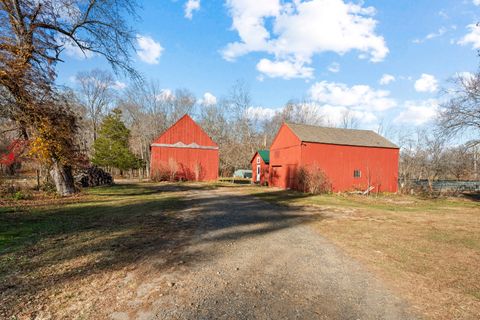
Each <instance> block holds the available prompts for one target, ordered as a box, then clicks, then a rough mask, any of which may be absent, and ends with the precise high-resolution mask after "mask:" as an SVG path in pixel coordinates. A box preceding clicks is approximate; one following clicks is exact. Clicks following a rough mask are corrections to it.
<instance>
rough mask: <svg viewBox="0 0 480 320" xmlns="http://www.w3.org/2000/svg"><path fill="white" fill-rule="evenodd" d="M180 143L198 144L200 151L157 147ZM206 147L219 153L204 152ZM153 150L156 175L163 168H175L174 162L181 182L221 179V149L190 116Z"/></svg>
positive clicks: (172, 127)
mask: <svg viewBox="0 0 480 320" xmlns="http://www.w3.org/2000/svg"><path fill="white" fill-rule="evenodd" d="M176 143H183V144H185V145H190V144H192V143H195V144H197V145H198V146H200V147H196V146H192V147H188V148H179V147H174V146H155V144H167V145H172V144H176ZM202 147H210V148H217V149H216V150H213V149H204V148H202ZM151 148H152V150H151V161H150V172H151V174H152V175H154V174H155V173H156V172H158V171H159V170H162V168H170V167H172V166H171V163H173V162H174V163H176V167H177V176H178V177H179V178H182V179H186V180H195V178H196V176H198V180H200V181H211V180H216V179H218V165H219V153H218V146H217V144H216V143H215V142H213V141H212V139H210V137H209V136H208V135H207V134H206V133H205V132H204V131H203V130H202V128H201V127H200V126H199V125H198V124H196V123H195V121H193V120H192V118H190V117H189V116H188V115H185V116H183V117H182V118H181V119H180V120H178V121H177V122H176V123H175V124H174V125H173V126H171V127H170V128H169V129H168V130H167V131H165V132H164V133H163V134H162V135H161V136H160V137H158V138H157V139H155V141H154V142H153V144H152V147H151ZM199 169H200V170H199ZM198 171H199V172H198ZM196 172H197V173H196Z"/></svg>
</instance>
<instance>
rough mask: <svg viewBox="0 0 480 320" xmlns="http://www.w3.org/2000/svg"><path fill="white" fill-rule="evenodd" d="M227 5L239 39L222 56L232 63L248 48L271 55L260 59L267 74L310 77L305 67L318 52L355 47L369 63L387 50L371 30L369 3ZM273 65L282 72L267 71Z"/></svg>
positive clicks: (248, 0) (242, 1)
mask: <svg viewBox="0 0 480 320" xmlns="http://www.w3.org/2000/svg"><path fill="white" fill-rule="evenodd" d="M227 7H228V9H229V12H230V14H231V16H232V18H233V24H232V29H234V30H236V31H237V32H238V35H239V37H240V41H238V42H233V43H229V44H228V45H227V46H226V47H225V48H224V50H223V51H222V54H223V57H224V58H225V59H226V60H229V61H231V60H235V59H236V58H238V57H240V56H242V55H245V54H248V53H250V52H265V53H267V54H270V55H272V56H273V57H274V59H273V60H272V59H262V60H261V61H260V62H259V65H260V67H261V68H259V66H258V65H257V69H261V70H260V71H261V72H263V71H262V70H265V71H266V72H268V74H267V75H269V76H272V77H284V78H288V79H290V78H294V77H304V78H309V77H311V75H312V73H313V69H312V68H309V67H308V65H310V64H311V62H312V58H313V56H314V55H315V54H319V53H322V52H327V51H331V52H336V53H338V54H345V53H347V52H349V51H351V50H358V51H360V52H361V53H363V54H364V55H366V56H369V57H370V60H371V61H373V62H378V61H381V60H383V59H384V58H385V56H386V55H387V54H388V52H389V50H388V48H387V46H386V44H385V40H384V38H383V37H382V36H378V35H377V34H376V33H375V27H376V25H377V21H376V20H375V19H373V16H374V14H375V9H374V8H373V7H363V6H362V5H360V4H353V3H345V2H344V1H343V0H311V1H302V0H295V1H293V2H283V1H280V0H263V1H257V0H227ZM267 20H268V21H269V22H271V23H268V25H267V22H266V21H267ZM270 26H271V27H270ZM262 61H263V62H262ZM277 68H281V69H282V71H281V72H278V71H272V69H277ZM285 69H286V71H285Z"/></svg>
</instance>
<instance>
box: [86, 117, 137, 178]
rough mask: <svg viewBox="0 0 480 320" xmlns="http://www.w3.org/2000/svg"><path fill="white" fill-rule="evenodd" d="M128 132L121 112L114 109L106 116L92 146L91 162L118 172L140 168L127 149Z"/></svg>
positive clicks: (135, 158) (134, 157)
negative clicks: (115, 169)
mask: <svg viewBox="0 0 480 320" xmlns="http://www.w3.org/2000/svg"><path fill="white" fill-rule="evenodd" d="M129 138H130V130H128V128H127V127H126V126H125V124H124V123H123V121H122V111H120V109H114V110H112V112H111V113H110V114H109V115H107V116H106V117H105V118H104V120H103V122H102V124H101V126H100V130H99V132H98V138H97V140H95V142H94V144H93V150H94V151H93V159H92V162H93V163H94V164H96V165H99V166H102V167H113V168H117V169H119V170H120V171H124V170H129V169H137V168H139V167H140V166H141V160H140V159H138V158H137V157H136V156H135V155H134V154H133V153H132V152H131V151H130V149H129Z"/></svg>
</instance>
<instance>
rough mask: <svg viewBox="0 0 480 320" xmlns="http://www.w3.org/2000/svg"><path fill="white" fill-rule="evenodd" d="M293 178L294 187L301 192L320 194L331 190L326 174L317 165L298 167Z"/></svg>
mask: <svg viewBox="0 0 480 320" xmlns="http://www.w3.org/2000/svg"><path fill="white" fill-rule="evenodd" d="M295 178H296V181H295V185H296V188H297V189H298V190H300V191H302V192H308V193H312V194H322V193H328V192H330V191H331V190H332V185H331V183H330V181H329V179H328V177H327V175H326V174H325V172H323V170H322V169H321V168H320V167H318V166H317V165H313V166H308V167H307V166H301V167H299V168H298V169H297V172H296V174H295Z"/></svg>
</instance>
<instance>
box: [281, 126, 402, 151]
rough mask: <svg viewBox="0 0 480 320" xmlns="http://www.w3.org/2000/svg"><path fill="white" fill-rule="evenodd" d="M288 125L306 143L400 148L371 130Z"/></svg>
mask: <svg viewBox="0 0 480 320" xmlns="http://www.w3.org/2000/svg"><path fill="white" fill-rule="evenodd" d="M286 125H287V126H288V127H289V128H290V129H291V130H292V131H293V133H294V134H295V135H296V136H297V137H298V138H299V139H300V140H302V141H304V142H317V143H328V144H340V145H348V146H362V147H377V148H398V146H397V145H395V144H393V143H392V142H390V141H388V140H387V139H385V138H384V137H382V136H381V135H379V134H377V133H376V132H373V131H371V130H356V129H340V128H327V127H317V126H310V125H305V124H294V123H287V124H286Z"/></svg>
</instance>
